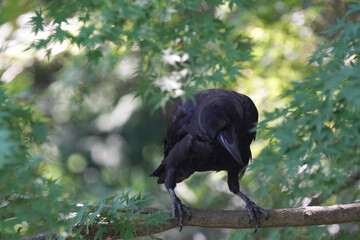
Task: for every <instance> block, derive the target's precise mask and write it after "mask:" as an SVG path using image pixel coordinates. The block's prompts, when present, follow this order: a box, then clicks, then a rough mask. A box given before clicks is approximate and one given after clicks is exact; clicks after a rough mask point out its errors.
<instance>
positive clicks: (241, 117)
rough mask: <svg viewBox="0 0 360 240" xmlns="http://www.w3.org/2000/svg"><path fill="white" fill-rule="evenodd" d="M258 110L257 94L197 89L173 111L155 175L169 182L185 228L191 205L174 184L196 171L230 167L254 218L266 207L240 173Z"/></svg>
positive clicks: (235, 190)
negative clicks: (253, 195) (246, 187)
mask: <svg viewBox="0 0 360 240" xmlns="http://www.w3.org/2000/svg"><path fill="white" fill-rule="evenodd" d="M257 121H258V111H257V109H256V107H255V105H254V103H253V102H252V100H251V99H250V98H249V97H248V96H246V95H243V94H240V93H237V92H234V91H231V90H224V89H209V90H206V91H202V92H199V93H196V94H195V95H194V99H187V100H186V101H184V102H181V103H180V104H179V105H178V106H177V108H176V109H175V111H174V112H173V114H172V116H171V118H170V123H169V126H168V129H167V133H166V137H165V139H164V159H163V160H162V162H161V164H160V166H159V167H158V168H157V169H156V170H155V171H154V172H153V173H152V174H151V175H150V176H155V177H159V178H158V181H157V182H158V184H161V183H165V187H166V189H167V191H168V192H169V193H170V195H171V199H172V215H173V217H175V212H176V210H177V211H178V213H179V225H180V231H181V229H182V226H183V212H185V213H186V214H187V215H188V216H189V220H190V219H191V212H190V210H189V209H188V208H187V207H186V206H185V205H184V204H182V202H181V201H180V199H179V198H178V197H177V196H176V194H175V192H174V189H175V186H176V183H179V182H181V181H183V180H184V179H186V178H188V177H189V176H190V175H192V174H193V173H194V172H203V171H221V170H225V171H227V173H228V180H227V182H228V186H229V189H230V191H231V192H233V193H234V194H236V195H238V196H239V197H240V198H241V199H242V200H243V201H244V202H245V203H246V207H245V210H246V211H247V213H248V214H249V218H250V222H251V221H252V220H254V219H255V232H256V231H257V228H258V218H259V215H260V214H261V213H262V214H264V215H265V217H266V218H267V212H266V211H265V210H264V209H262V208H260V207H258V206H257V205H256V204H255V203H254V202H253V201H251V200H250V199H249V198H248V197H247V196H246V195H245V194H243V193H242V192H240V187H239V179H241V177H242V176H243V175H244V173H245V170H246V167H247V165H248V163H249V159H250V158H251V151H250V143H251V142H252V141H253V140H255V136H256V132H255V131H252V129H253V128H254V127H255V125H256V123H257Z"/></svg>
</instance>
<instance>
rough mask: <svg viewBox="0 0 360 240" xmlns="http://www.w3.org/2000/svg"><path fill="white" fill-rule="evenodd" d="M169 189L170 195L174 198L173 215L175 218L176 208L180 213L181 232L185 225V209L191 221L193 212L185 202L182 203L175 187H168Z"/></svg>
mask: <svg viewBox="0 0 360 240" xmlns="http://www.w3.org/2000/svg"><path fill="white" fill-rule="evenodd" d="M167 190H168V192H169V193H170V196H171V199H172V216H173V218H175V217H176V215H175V212H176V209H177V211H178V213H179V226H180V231H179V232H181V230H182V227H183V215H184V214H183V212H184V211H185V212H186V214H187V215H188V216H189V221H190V220H191V212H190V210H189V209H188V208H187V207H186V206H185V205H184V204H182V202H181V200H180V199H179V198H178V197H177V196H176V194H175V192H174V189H171V188H168V189H167Z"/></svg>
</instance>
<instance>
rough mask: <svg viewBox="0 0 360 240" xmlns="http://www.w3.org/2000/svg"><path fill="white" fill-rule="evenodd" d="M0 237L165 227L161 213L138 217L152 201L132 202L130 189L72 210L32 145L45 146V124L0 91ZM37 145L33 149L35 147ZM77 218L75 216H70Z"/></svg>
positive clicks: (78, 235) (128, 233)
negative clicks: (95, 226)
mask: <svg viewBox="0 0 360 240" xmlns="http://www.w3.org/2000/svg"><path fill="white" fill-rule="evenodd" d="M0 99H1V104H0V133H1V135H0V146H1V149H0V154H1V155H0V176H1V177H0V181H1V184H0V196H1V199H2V200H1V202H0V219H1V221H0V237H1V238H2V239H18V238H19V236H28V235H34V234H35V235H36V234H37V233H39V232H41V233H62V232H64V233H69V232H70V227H72V228H73V226H76V227H75V228H73V231H72V233H71V235H72V237H74V238H75V239H82V234H83V233H82V230H83V229H84V228H86V227H87V226H88V225H89V224H93V223H95V222H96V223H98V222H106V223H109V224H110V223H111V224H114V223H115V224H116V225H115V226H116V227H115V235H116V236H118V237H122V238H125V239H128V238H132V237H133V234H134V232H135V230H136V228H135V227H136V225H138V224H139V222H144V226H145V227H149V226H151V225H156V224H159V223H163V222H165V221H166V220H167V219H169V217H168V216H167V215H166V214H165V213H157V212H155V213H149V214H146V215H144V214H143V215H140V214H141V212H140V211H138V209H139V207H143V206H146V205H148V204H149V203H150V199H148V198H143V197H141V196H140V194H138V195H136V196H133V197H131V196H130V190H129V191H127V192H126V193H123V194H121V195H120V196H116V195H115V196H112V197H109V198H107V199H106V200H102V201H100V202H98V203H94V204H89V203H87V202H86V203H84V204H83V207H82V208H76V207H75V206H74V204H72V203H71V202H72V201H71V200H69V199H64V198H63V197H62V195H63V190H62V188H61V186H60V185H58V184H57V183H56V181H54V180H51V179H47V178H45V177H44V172H45V171H46V169H45V168H44V167H43V164H42V161H43V159H42V158H43V157H42V156H41V155H40V153H39V152H37V151H36V145H38V144H42V143H44V142H45V141H47V130H46V122H45V121H44V120H43V119H42V117H41V115H38V114H36V113H35V112H34V110H33V108H32V107H31V106H27V107H21V106H19V105H17V104H16V103H14V102H13V100H12V99H11V97H9V96H8V95H7V94H6V93H5V91H4V88H3V87H1V88H0ZM35 144H36V145H35ZM74 215H75V216H74ZM104 232H106V226H102V227H100V228H99V229H98V234H96V237H95V239H102V238H101V234H102V233H104Z"/></svg>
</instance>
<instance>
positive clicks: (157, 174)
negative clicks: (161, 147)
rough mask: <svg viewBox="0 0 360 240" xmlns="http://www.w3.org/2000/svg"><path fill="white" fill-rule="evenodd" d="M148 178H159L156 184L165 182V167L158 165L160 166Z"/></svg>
mask: <svg viewBox="0 0 360 240" xmlns="http://www.w3.org/2000/svg"><path fill="white" fill-rule="evenodd" d="M150 177H159V179H158V181H157V182H158V184H161V183H164V182H165V165H164V164H160V166H159V167H158V168H157V169H156V170H155V171H154V172H153V173H152V174H151V175H150Z"/></svg>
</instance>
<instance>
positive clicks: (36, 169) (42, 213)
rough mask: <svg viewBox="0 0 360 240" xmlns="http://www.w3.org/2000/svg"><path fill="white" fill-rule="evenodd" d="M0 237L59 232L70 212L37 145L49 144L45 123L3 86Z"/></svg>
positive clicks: (0, 107) (0, 108)
mask: <svg viewBox="0 0 360 240" xmlns="http://www.w3.org/2000/svg"><path fill="white" fill-rule="evenodd" d="M0 99H1V101H0V132H1V135H0V146H1V147H0V182H1V184H0V196H1V204H0V219H1V221H0V236H1V238H4V239H10V238H11V237H14V235H28V234H33V233H35V232H37V231H39V230H38V229H43V230H44V231H55V232H57V231H58V230H59V229H61V227H62V226H63V225H64V220H63V219H60V216H61V215H64V214H66V213H67V211H69V206H68V205H67V204H66V203H65V202H64V201H63V199H62V198H61V194H60V192H61V188H60V186H58V185H57V184H56V182H55V181H54V180H51V179H46V178H44V177H43V172H44V171H45V169H43V168H41V165H40V164H41V161H42V157H41V155H40V153H39V152H37V151H36V146H35V145H34V144H42V143H44V141H46V137H47V131H46V122H44V120H43V119H41V117H40V116H39V115H37V114H36V113H35V112H34V110H33V107H32V106H27V107H21V106H19V105H17V104H15V103H14V102H13V100H12V99H11V98H10V97H8V96H7V95H6V94H5V92H4V88H3V87H0Z"/></svg>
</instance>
